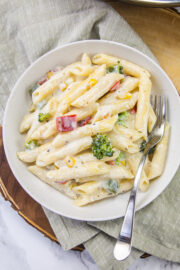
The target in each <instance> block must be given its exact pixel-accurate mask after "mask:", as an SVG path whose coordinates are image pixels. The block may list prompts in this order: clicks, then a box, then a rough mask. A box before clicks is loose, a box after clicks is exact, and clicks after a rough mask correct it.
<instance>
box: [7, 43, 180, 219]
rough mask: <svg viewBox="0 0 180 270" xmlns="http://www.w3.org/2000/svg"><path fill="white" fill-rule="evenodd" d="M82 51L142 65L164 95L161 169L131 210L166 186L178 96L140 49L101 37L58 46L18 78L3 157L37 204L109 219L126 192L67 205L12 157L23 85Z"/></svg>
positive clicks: (175, 156)
mask: <svg viewBox="0 0 180 270" xmlns="http://www.w3.org/2000/svg"><path fill="white" fill-rule="evenodd" d="M83 52H87V53H90V54H96V53H108V54H112V55H115V56H119V57H122V58H125V59H127V60H130V61H132V62H134V63H136V64H138V65H140V66H142V67H144V68H146V69H147V70H149V72H150V73H151V75H152V83H153V93H158V94H164V95H166V96H167V98H168V101H169V121H170V124H171V136H170V142H169V149H168V155H167V160H166V166H165V170H164V173H163V175H162V176H161V177H160V178H159V179H158V180H156V181H153V182H152V184H151V186H150V189H149V190H148V191H147V192H146V193H143V192H138V196H137V205H136V206H137V207H136V209H137V210H139V209H141V208H142V207H144V206H146V205H147V204H149V203H150V202H152V201H153V200H154V199H155V198H156V197H157V196H158V195H159V194H160V193H161V192H162V191H163V190H164V189H165V188H166V187H167V185H168V184H169V183H170V181H171V180H172V178H173V176H174V174H175V172H176V170H177V169H178V166H179V161H180V147H179V143H180V140H179V138H180V121H179V116H180V102H179V96H178V94H177V91H176V89H175V87H174V85H173V83H172V82H171V80H170V79H169V77H168V76H167V74H166V73H165V72H164V71H163V70H162V69H161V67H160V66H159V65H158V64H156V63H155V62H154V61H153V60H152V59H150V58H149V57H147V56H146V55H144V54H143V53H141V52H140V51H138V50H136V49H134V48H131V47H129V46H126V45H124V44H120V43H116V42H110V41H103V40H88V41H78V42H74V43H71V44H67V45H64V46H61V47H58V48H56V49H54V50H52V51H50V52H49V53H47V54H45V55H44V56H42V57H41V58H39V59H38V60H37V61H36V62H34V63H33V64H32V65H31V66H30V67H29V68H28V69H27V70H26V71H25V72H24V73H23V75H22V76H21V77H20V78H19V80H18V81H17V83H16V85H15V87H14V89H13V90H12V92H11V95H10V97H9V100H8V103H7V106H6V110H5V114H4V121H3V142H4V147H5V152H6V157H7V159H8V162H9V165H10V167H11V169H12V171H13V173H14V175H15V177H16V179H17V180H18V182H19V183H20V184H21V186H22V187H23V188H24V189H25V191H26V192H27V193H28V194H29V195H30V196H31V197H32V198H33V199H34V200H36V201H37V202H38V203H40V204H41V205H42V206H45V207H46V208H48V209H50V210H52V211H53V212H55V213H57V214H60V215H63V216H66V217H69V218H73V219H78V220H88V221H101V220H110V219H115V218H119V217H122V216H123V215H124V213H125V210H126V205H127V201H128V197H129V193H125V194H121V195H119V196H117V197H115V198H109V199H106V200H103V201H100V202H97V203H94V204H92V205H88V206H85V207H82V208H79V207H76V206H74V205H73V201H72V200H71V199H69V198H67V197H66V196H64V195H63V194H61V193H59V192H58V191H56V190H54V189H53V188H51V187H50V186H48V185H47V184H45V183H43V182H41V181H40V180H39V179H38V178H37V177H35V176H34V175H32V174H31V173H30V172H29V171H28V170H27V168H26V165H25V164H23V163H22V162H21V161H19V160H18V159H17V157H16V152H17V151H21V150H22V149H23V146H24V137H23V136H22V135H20V133H19V126H20V122H21V120H22V118H23V116H24V114H26V113H27V111H28V108H29V104H30V97H29V94H28V88H29V86H31V85H32V83H34V82H35V81H37V80H38V79H39V78H40V77H41V76H43V75H44V74H45V73H46V72H47V71H48V70H50V69H51V68H53V67H55V66H58V65H63V66H66V65H67V64H70V63H72V62H74V61H76V60H77V59H79V57H80V55H81V54H82V53H83Z"/></svg>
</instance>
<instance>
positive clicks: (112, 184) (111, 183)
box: [103, 179, 119, 195]
mask: <svg viewBox="0 0 180 270" xmlns="http://www.w3.org/2000/svg"><path fill="white" fill-rule="evenodd" d="M103 187H104V189H105V190H106V191H108V192H110V193H113V194H114V195H116V194H117V193H118V190H119V183H118V182H117V181H116V180H112V179H110V180H107V181H106V182H105V183H104V185H103Z"/></svg>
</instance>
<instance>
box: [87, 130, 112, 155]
mask: <svg viewBox="0 0 180 270" xmlns="http://www.w3.org/2000/svg"><path fill="white" fill-rule="evenodd" d="M92 152H93V155H94V156H95V157H96V158H97V159H102V158H103V157H104V156H107V157H112V156H113V154H114V151H113V150H112V145H111V142H110V139H109V137H108V136H107V135H100V134H98V135H96V136H95V137H94V138H93V142H92Z"/></svg>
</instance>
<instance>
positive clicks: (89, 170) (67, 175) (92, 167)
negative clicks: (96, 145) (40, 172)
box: [47, 161, 110, 181]
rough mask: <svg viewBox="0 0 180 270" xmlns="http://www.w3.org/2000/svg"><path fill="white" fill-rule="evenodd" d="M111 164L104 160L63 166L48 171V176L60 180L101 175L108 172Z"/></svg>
mask: <svg viewBox="0 0 180 270" xmlns="http://www.w3.org/2000/svg"><path fill="white" fill-rule="evenodd" d="M109 170H110V166H108V165H106V164H105V163H104V162H102V161H98V162H89V163H88V164H87V165H86V164H84V165H83V166H75V167H73V168H67V167H62V168H60V169H58V170H52V171H49V172H48V173H47V177H49V178H53V179H56V180H58V181H67V180H71V179H74V178H75V177H79V178H82V177H88V176H93V175H100V174H104V173H106V172H108V171H109Z"/></svg>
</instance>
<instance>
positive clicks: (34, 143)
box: [25, 140, 38, 150]
mask: <svg viewBox="0 0 180 270" xmlns="http://www.w3.org/2000/svg"><path fill="white" fill-rule="evenodd" d="M37 146H38V143H37V140H31V141H29V142H28V143H26V144H25V148H26V149H28V150H33V149H34V148H35V147H37Z"/></svg>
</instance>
